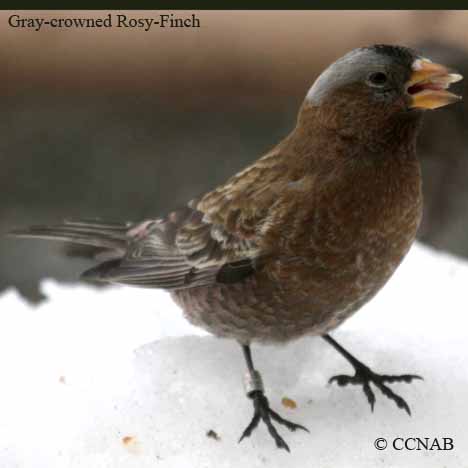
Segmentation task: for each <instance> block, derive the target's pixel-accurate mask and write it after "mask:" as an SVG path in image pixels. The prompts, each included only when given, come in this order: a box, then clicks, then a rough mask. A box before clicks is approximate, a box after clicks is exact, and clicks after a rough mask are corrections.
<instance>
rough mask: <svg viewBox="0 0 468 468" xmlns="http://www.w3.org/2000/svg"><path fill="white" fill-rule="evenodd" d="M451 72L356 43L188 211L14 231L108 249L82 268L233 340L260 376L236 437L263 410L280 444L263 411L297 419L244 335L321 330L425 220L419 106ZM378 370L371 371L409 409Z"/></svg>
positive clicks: (338, 318)
mask: <svg viewBox="0 0 468 468" xmlns="http://www.w3.org/2000/svg"><path fill="white" fill-rule="evenodd" d="M460 78H461V77H460V76H459V75H456V74H454V73H450V72H449V71H448V70H447V69H446V68H444V67H442V66H440V65H436V64H432V63H431V62H428V61H427V60H426V59H423V58H421V57H419V56H418V55H417V54H416V53H415V52H413V51H412V50H410V49H406V48H402V47H392V46H373V47H369V48H362V49H357V50H355V51H353V52H351V53H350V54H347V55H346V56H345V57H343V58H341V59H340V60H338V61H337V62H336V63H335V64H333V65H332V66H330V67H329V68H328V69H327V70H326V71H325V72H324V73H323V74H322V75H321V76H320V77H319V79H318V80H317V81H316V83H315V84H314V86H313V87H312V88H311V90H310V91H309V93H308V95H307V97H306V100H305V101H304V104H303V105H302V108H301V110H300V112H299V117H298V121H297V125H296V127H295V129H294V130H293V131H292V133H291V134H290V135H289V136H287V137H286V138H285V139H284V140H283V141H282V142H281V143H279V144H278V145H277V146H276V147H275V148H274V149H272V150H271V151H270V152H269V153H267V154H266V155H265V156H263V157H262V158H260V159H259V160H257V161H256V162H254V163H253V164H252V165H250V166H249V167H247V168H246V169H244V170H243V171H241V172H240V173H238V174H237V175H235V176H234V177H232V178H231V179H229V180H228V181H227V182H226V183H225V184H223V185H222V186H220V187H218V188H216V189H215V190H213V191H212V192H209V193H207V194H206V195H205V196H203V197H202V198H200V199H199V200H192V201H191V202H190V203H189V204H188V206H187V207H186V208H184V209H182V210H179V211H176V212H173V213H171V214H169V215H168V216H167V217H165V218H159V219H155V220H147V221H144V222H142V223H137V224H132V223H129V224H125V225H113V224H103V223H92V222H91V223H89V222H66V223H65V224H63V225H59V226H51V227H33V228H30V229H27V230H25V231H21V232H18V233H17V234H20V235H23V236H35V237H49V238H55V239H62V240H69V241H72V242H77V243H81V244H90V245H94V246H96V247H99V248H101V249H102V248H105V249H106V250H107V252H108V254H107V260H106V261H105V262H104V263H102V264H100V265H98V266H97V267H96V268H93V269H92V270H89V271H88V272H86V273H85V274H84V276H85V277H87V278H92V279H97V280H101V281H109V282H117V283H123V284H130V285H139V286H144V287H156V288H164V289H168V290H170V291H171V293H172V297H173V298H174V300H175V301H176V302H177V303H178V304H179V305H180V306H181V307H182V309H183V311H184V313H185V315H186V317H187V318H188V320H190V321H191V322H193V323H195V324H196V325H199V326H201V327H204V328H205V329H207V330H209V331H210V332H212V333H213V334H215V335H218V336H223V337H228V338H233V339H236V340H237V341H239V342H240V343H241V344H242V345H243V347H244V352H245V355H246V359H247V364H248V367H249V375H250V377H251V378H252V379H253V381H255V382H256V383H254V384H252V385H253V387H252V388H250V390H249V396H251V397H252V399H253V400H254V406H255V416H254V420H253V421H252V423H251V425H249V427H248V428H247V429H246V431H245V432H244V435H243V436H248V435H250V433H251V432H252V430H253V428H254V427H255V426H256V424H258V420H259V419H260V418H261V419H262V420H263V421H264V422H265V423H266V424H267V426H268V428H269V430H270V432H271V433H272V435H273V437H274V438H275V440H276V442H277V444H278V446H279V447H282V448H287V445H286V443H285V442H284V440H283V439H282V438H281V437H280V436H279V435H278V433H277V432H276V430H275V429H274V427H273V428H272V425H271V419H273V420H275V421H276V422H279V423H281V424H284V425H286V426H287V427H289V428H290V429H295V428H297V427H299V426H296V425H293V424H292V423H288V422H286V421H284V420H282V419H281V418H280V417H279V416H278V415H277V414H276V413H274V412H273V411H272V410H270V409H269V407H268V401H267V400H266V398H265V397H264V395H263V388H262V386H261V384H259V383H258V382H257V381H256V380H255V378H257V377H256V374H255V373H256V371H255V369H254V368H253V363H252V360H251V356H250V348H249V345H250V343H252V342H255V341H262V342H284V341H288V340H292V339H295V338H298V337H300V336H303V335H325V334H326V333H328V332H329V331H330V330H332V329H333V328H335V327H336V326H338V325H339V324H340V323H341V322H342V321H343V320H345V319H346V318H347V317H349V316H350V315H351V314H352V313H353V312H355V311H356V310H358V309H359V308H360V307H361V306H362V305H363V304H365V303H366V302H367V301H368V300H369V299H371V298H372V297H373V296H374V295H375V294H376V293H377V292H378V291H379V289H380V288H381V287H382V286H383V285H384V284H385V282H386V281H387V280H388V279H389V277H390V276H391V275H392V273H393V272H394V271H395V269H396V268H397V266H398V265H399V264H400V262H401V260H402V259H403V257H404V256H405V254H406V253H407V251H408V249H409V248H410V246H411V243H412V242H413V240H414V238H415V235H416V231H417V228H418V225H419V222H420V218H421V209H422V198H421V179H420V168H419V163H418V161H417V158H416V152H415V144H416V136H417V131H418V128H419V126H420V122H421V116H422V112H421V109H427V108H435V107H440V106H441V105H445V104H448V103H450V102H454V101H455V97H454V95H452V94H450V93H449V92H448V91H446V89H447V88H448V86H449V84H450V83H451V82H454V81H457V80H458V79H460ZM101 255H102V253H101ZM326 339H327V341H329V342H331V344H333V345H334V346H335V345H336V346H335V347H337V349H338V350H339V351H340V352H342V354H343V351H342V348H341V347H339V345H337V344H336V342H334V340H333V339H332V338H331V337H326ZM345 353H346V352H345ZM344 355H345V354H344ZM345 357H346V355H345ZM346 358H347V359H349V358H348V357H346ZM353 359H354V358H353ZM355 361H356V360H355ZM350 362H351V363H352V365H353V366H355V368H356V374H358V371H359V372H361V374H362V373H365V370H363V368H359V369H358V368H357V367H356V366H359V364H360V363H359V362H358V361H356V362H357V364H356V362H352V361H350ZM364 367H365V366H364ZM366 369H367V370H369V369H368V368H366ZM257 374H258V373H257ZM254 377H255V378H254ZM341 377H344V376H341ZM361 377H362V375H361ZM379 377H381V376H378V374H372V375H370V374H369V375H367V376H366V378H367V382H369V381H372V382H373V383H375V384H376V385H377V386H378V387H379V388H381V390H382V391H383V392H384V393H385V394H386V395H387V396H389V397H390V398H392V399H394V400H395V401H396V402H397V404H398V406H400V407H402V408H404V409H406V410H407V411H408V412H409V408H408V407H407V405H406V403H404V401H403V402H401V401H400V400H399V398H400V397H398V396H397V395H394V394H393V393H392V392H391V390H389V389H388V388H387V387H386V386H385V385H383V383H384V382H387V383H388V382H389V380H383V379H382V378H381V380H379V379H378V378H379ZM387 377H388V376H387ZM414 377H415V376H401V377H393V379H394V380H398V379H400V380H405V379H406V380H405V381H410V380H411V379H412V378H414ZM258 378H259V377H258ZM252 379H251V380H252ZM350 379H351V378H350ZM394 380H391V381H394ZM340 382H341V384H345V383H350V382H351V381H346V379H343V378H341V380H339V379H338V383H340ZM353 383H355V382H353ZM363 385H364V391H365V393H366V396H367V397H368V399H369V402H371V405H373V401H374V400H373V394H372V392H371V390H370V388H366V384H363ZM379 385H380V386H379ZM367 387H369V386H368V384H367ZM382 387H384V389H382ZM369 392H370V393H369ZM405 405H406V406H405ZM278 418H279V419H278ZM255 421H256V422H255ZM288 424H289V425H288Z"/></svg>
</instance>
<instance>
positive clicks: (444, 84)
mask: <svg viewBox="0 0 468 468" xmlns="http://www.w3.org/2000/svg"><path fill="white" fill-rule="evenodd" d="M412 69H413V73H412V74H411V76H410V79H409V81H408V82H407V83H406V92H407V94H408V95H409V97H410V105H409V107H410V108H411V109H437V108H438V107H443V106H446V105H447V104H452V103H454V102H457V101H459V100H460V99H461V97H460V96H457V95H456V94H453V93H451V92H449V91H447V89H448V87H449V86H450V85H451V84H452V83H456V82H457V81H460V80H461V79H463V77H462V76H461V75H460V74H458V73H454V72H453V71H452V70H449V69H448V68H447V67H445V66H443V65H439V64H437V63H433V62H431V61H430V60H428V59H425V58H418V59H416V60H415V61H414V62H413V66H412Z"/></svg>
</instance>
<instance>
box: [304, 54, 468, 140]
mask: <svg viewBox="0 0 468 468" xmlns="http://www.w3.org/2000/svg"><path fill="white" fill-rule="evenodd" d="M461 79H462V76H461V75H459V74H458V73H455V72H453V71H452V70H450V69H448V68H447V67H445V66H443V65H439V64H436V63H433V62H431V61H430V60H429V59H427V58H425V57H422V56H421V55H419V54H418V53H417V52H415V51H413V50H412V49H409V48H406V47H400V46H391V45H374V46H370V47H363V48H359V49H355V50H353V51H351V52H349V53H348V54H346V55H345V56H343V57H341V58H340V59H338V60H337V61H336V62H334V63H333V64H331V65H330V66H329V67H328V68H327V69H326V70H325V71H324V72H323V73H322V74H321V75H320V76H319V77H318V78H317V80H316V81H315V83H314V84H313V85H312V87H311V88H310V90H309V92H308V94H307V96H306V99H305V101H304V105H303V107H302V111H301V113H305V114H307V110H310V109H312V110H314V111H315V113H316V114H317V112H318V115H319V117H320V119H322V120H323V123H324V124H325V125H326V126H328V127H331V128H335V129H336V130H338V131H342V132H344V133H348V134H351V133H353V131H355V130H357V129H366V128H367V129H368V130H370V131H371V129H372V128H376V129H378V128H381V127H382V126H383V125H385V124H386V123H387V124H389V123H391V122H398V121H399V120H400V121H411V120H417V118H418V116H419V115H420V114H421V111H423V110H426V109H436V108H438V107H442V106H445V105H447V104H451V103H453V102H456V101H458V100H460V97H459V96H457V95H455V94H453V93H451V92H450V91H448V88H449V86H450V85H451V84H452V83H455V82H457V81H459V80H461ZM413 117H414V119H413Z"/></svg>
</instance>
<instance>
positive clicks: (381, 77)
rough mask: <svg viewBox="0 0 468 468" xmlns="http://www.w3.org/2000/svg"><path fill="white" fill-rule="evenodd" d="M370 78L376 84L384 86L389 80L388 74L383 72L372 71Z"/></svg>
mask: <svg viewBox="0 0 468 468" xmlns="http://www.w3.org/2000/svg"><path fill="white" fill-rule="evenodd" d="M368 80H369V83H370V84H372V85H374V86H382V85H384V84H385V83H386V82H387V75H386V74H385V73H383V72H375V73H371V74H370V75H369V78H368Z"/></svg>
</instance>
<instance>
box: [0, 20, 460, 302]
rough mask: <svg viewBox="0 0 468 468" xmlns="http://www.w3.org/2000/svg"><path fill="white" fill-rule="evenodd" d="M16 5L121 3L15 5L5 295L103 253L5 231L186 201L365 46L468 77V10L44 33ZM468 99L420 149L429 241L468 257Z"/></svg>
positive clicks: (3, 185) (278, 127)
mask: <svg viewBox="0 0 468 468" xmlns="http://www.w3.org/2000/svg"><path fill="white" fill-rule="evenodd" d="M13 13H18V14H20V15H21V16H22V17H41V18H50V17H60V16H64V17H73V16H76V17H81V18H83V17H94V18H97V17H104V16H105V15H106V14H107V13H108V12H98V11H96V12H91V13H90V12H66V13H65V12H33V11H27V12H26V11H23V12H8V11H2V12H0V71H1V73H0V84H1V86H0V99H1V105H0V162H1V169H0V190H1V192H0V193H1V196H0V292H1V291H2V290H3V289H5V288H7V287H9V286H15V287H17V288H18V289H19V290H20V291H21V293H22V294H23V295H24V296H25V297H27V298H28V299H29V300H30V301H31V302H38V301H39V300H40V299H41V297H42V296H41V293H40V292H39V289H38V282H39V280H40V279H41V278H44V277H53V278H56V279H59V280H62V281H77V280H78V277H79V273H80V272H81V271H82V270H83V269H84V268H87V267H88V266H90V263H87V261H85V260H81V259H74V260H73V261H71V260H70V259H69V258H66V256H65V255H63V253H64V252H63V246H61V245H59V244H56V243H52V242H46V241H34V240H15V239H9V238H5V237H4V236H3V235H2V234H3V233H4V232H6V231H8V230H9V229H12V228H14V227H20V226H24V225H29V224H33V223H46V222H56V221H59V220H61V219H63V218H66V217H67V218H73V217H74V218H83V217H84V218H90V217H100V218H103V219H110V220H139V219H143V218H146V217H154V216H158V215H159V214H163V213H165V212H167V211H168V210H170V209H173V208H175V207H177V206H180V205H182V204H183V203H184V202H185V201H186V200H188V199H190V198H192V197H194V196H196V195H198V194H200V193H202V192H204V191H206V190H209V189H211V188H213V187H214V186H216V185H217V184H218V183H220V182H222V181H223V180H225V179H226V178H227V177H228V176H230V175H232V174H233V173H234V172H236V171H237V170H239V169H241V168H242V167H243V166H245V165H246V164H247V163H249V162H250V161H253V160H254V159H256V158H257V157H259V156H260V155H261V154H262V153H264V152H266V151H267V150H269V149H270V148H271V147H272V146H273V145H274V144H276V143H277V142H278V141H279V140H280V139H281V138H282V137H284V136H285V135H286V134H287V133H288V132H289V131H290V130H291V129H292V128H293V126H294V124H295V118H296V114H297V110H298V108H299V106H300V104H301V102H302V100H303V97H304V96H305V94H306V92H307V90H308V88H309V87H310V85H311V84H312V82H313V81H314V79H315V78H316V77H317V76H318V74H319V73H320V72H321V70H323V68H324V67H326V66H327V65H328V64H329V63H330V62H332V61H333V60H335V59H336V58H338V57H339V56H341V55H343V54H344V53H346V52H347V51H349V50H350V49H352V48H355V47H359V46H362V45H368V44H371V43H384V42H386V43H398V44H402V45H408V46H412V47H416V48H417V49H418V50H420V51H421V52H423V53H424V54H425V55H427V56H428V57H430V58H432V59H434V60H436V61H440V62H442V63H444V64H446V65H451V66H452V67H454V68H456V69H458V70H459V71H460V72H461V73H462V74H463V75H464V76H465V77H468V46H467V44H468V12H465V11H453V12H448V11H447V12H443V11H442V12H441V11H437V12H431V11H424V12H419V11H381V12H375V11H372V12H371V11H331V12H328V11H327V12H325V11H305V12H304V11H289V12H288V11H275V12H274V11H271V12H268V11H229V12H223V11H218V12H207V11H198V12H195V13H196V14H197V16H198V18H199V19H200V22H201V27H200V28H198V29H157V28H152V29H151V30H150V31H148V32H145V31H143V30H141V29H120V28H112V29H105V28H103V29H42V30H41V31H39V32H36V31H34V30H26V29H19V28H16V29H15V28H11V27H10V26H9V25H8V17H9V16H10V15H11V14H13ZM113 13H124V14H126V15H127V16H128V17H156V16H157V15H158V14H159V13H161V12H159V11H158V12H155V11H150V12H148V11H147V12H144V11H139V12H113ZM173 13H176V14H177V15H178V16H181V17H188V16H190V15H191V13H192V12H173ZM463 86H464V85H463V82H462V83H461V84H460V85H459V89H457V91H458V92H462V93H463ZM467 105H468V98H465V101H464V102H463V103H460V104H457V105H454V106H450V107H447V108H444V109H441V110H439V111H437V112H436V113H430V112H428V113H427V114H428V115H427V118H426V122H425V126H424V130H423V133H422V135H421V138H420V145H419V154H420V157H421V160H422V163H423V172H424V174H423V175H424V194H425V201H426V206H425V214H424V221H423V225H422V226H421V230H420V240H422V241H423V242H425V243H427V244H430V245H432V246H434V247H436V248H438V249H443V250H445V251H449V252H451V253H454V254H456V255H460V256H465V257H468V235H467V228H468V177H467V176H468V129H467V128H468V127H467V110H468V109H467Z"/></svg>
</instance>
